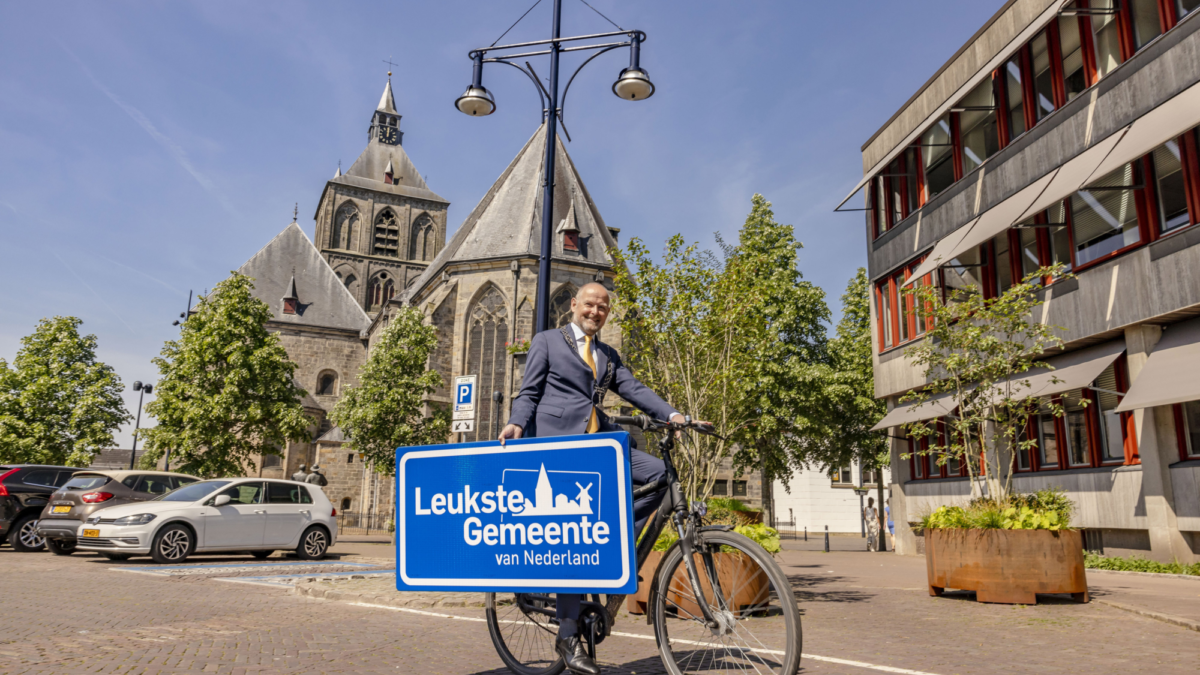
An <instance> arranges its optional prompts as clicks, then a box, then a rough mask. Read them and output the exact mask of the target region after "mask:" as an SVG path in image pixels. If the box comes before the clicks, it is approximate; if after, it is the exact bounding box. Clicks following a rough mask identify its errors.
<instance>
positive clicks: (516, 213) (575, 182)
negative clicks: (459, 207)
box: [400, 124, 617, 302]
mask: <svg viewBox="0 0 1200 675" xmlns="http://www.w3.org/2000/svg"><path fill="white" fill-rule="evenodd" d="M545 147H546V126H545V124H543V125H542V126H540V127H538V130H537V131H536V132H535V133H534V134H533V136H532V137H531V138H530V139H529V142H527V143H526V144H525V147H523V148H521V151H520V152H519V153H517V156H516V158H515V159H513V161H512V163H510V164H509V165H508V168H506V169H505V170H504V173H502V174H500V178H498V179H497V180H496V182H495V183H494V184H492V187H491V189H490V190H488V192H487V194H486V195H484V197H483V199H482V200H480V202H479V204H478V205H477V206H476V207H475V209H474V210H473V211H471V214H470V215H469V216H467V218H466V220H464V221H463V224H462V225H461V226H459V228H458V230H457V231H456V232H455V233H454V236H453V237H452V238H451V239H450V241H449V242H447V243H446V246H445V247H444V248H443V249H442V251H441V252H440V253H439V254H438V255H437V257H436V258H434V259H433V262H431V263H430V264H429V267H427V268H426V269H425V271H424V272H423V273H422V274H421V276H419V277H417V280H416V281H415V282H414V283H413V284H412V286H410V287H409V288H408V289H406V290H405V292H404V293H403V294H402V295H401V296H400V300H401V301H403V302H407V301H409V300H410V299H411V298H413V297H416V296H417V295H419V294H420V293H421V291H422V290H423V289H424V288H425V287H426V286H427V285H428V284H429V283H430V282H431V281H433V280H435V279H437V278H438V277H439V276H440V275H441V273H442V270H443V269H444V268H446V267H447V266H450V265H453V264H455V263H460V262H468V261H478V260H486V259H489V258H512V257H526V256H533V257H537V256H539V255H540V254H541V250H542V242H541V232H542V162H543V157H544V154H545ZM554 165H555V171H554V173H555V176H554V184H555V185H554V223H555V229H558V227H559V226H561V225H562V223H563V221H564V220H566V219H568V218H570V219H571V220H572V221H573V222H572V223H570V224H569V225H574V227H575V228H577V229H578V230H579V242H580V251H579V252H578V253H575V252H570V253H565V252H564V251H563V248H562V237H561V236H555V237H554V251H553V253H552V256H553V259H555V260H563V261H572V262H581V261H583V262H590V263H593V264H598V265H605V266H611V265H612V264H613V260H612V258H611V257H610V256H609V255H608V249H609V248H610V247H616V245H617V242H616V240H615V239H613V237H612V233H610V232H609V231H608V227H607V226H606V225H605V224H604V219H603V218H602V217H601V216H600V211H599V210H598V209H597V208H596V204H595V202H593V201H592V197H591V195H590V194H588V191H587V187H586V186H584V184H583V179H582V178H580V177H579V173H578V171H577V170H576V168H575V164H574V162H572V161H571V157H570V156H569V155H568V154H567V150H566V148H565V147H563V143H562V139H561V138H559V139H558V143H557V154H556V156H555V162H554ZM569 225H568V226H569Z"/></svg>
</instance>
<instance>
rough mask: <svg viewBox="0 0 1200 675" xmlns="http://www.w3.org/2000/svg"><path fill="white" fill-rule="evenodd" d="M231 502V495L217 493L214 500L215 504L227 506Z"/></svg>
mask: <svg viewBox="0 0 1200 675" xmlns="http://www.w3.org/2000/svg"><path fill="white" fill-rule="evenodd" d="M228 503H229V495H217V498H216V499H214V500H213V506H225V505H226V504H228Z"/></svg>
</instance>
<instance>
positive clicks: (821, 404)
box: [798, 267, 888, 469]
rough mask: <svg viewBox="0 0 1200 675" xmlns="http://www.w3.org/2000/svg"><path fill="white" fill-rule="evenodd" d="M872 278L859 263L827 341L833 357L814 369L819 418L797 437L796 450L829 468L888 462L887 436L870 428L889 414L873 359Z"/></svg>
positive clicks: (875, 466)
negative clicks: (877, 383) (878, 387)
mask: <svg viewBox="0 0 1200 675" xmlns="http://www.w3.org/2000/svg"><path fill="white" fill-rule="evenodd" d="M869 289H870V283H869V281H868V280H867V271H866V270H865V269H863V268H861V267H860V268H858V271H857V273H855V275H854V277H853V278H851V279H850V282H849V284H847V286H846V292H845V293H843V294H842V318H841V320H840V321H839V322H838V325H837V336H836V337H834V338H833V339H832V340H830V341H829V358H828V360H827V361H826V362H825V363H822V364H819V365H818V366H817V367H816V368H814V373H815V375H814V379H815V380H816V381H817V382H818V390H819V391H820V395H819V396H815V397H814V398H813V400H812V401H811V403H812V405H813V410H814V413H813V417H814V418H815V421H814V422H813V423H812V424H811V425H810V426H809V427H808V428H807V429H805V430H804V431H805V433H803V434H802V435H801V436H800V437H799V438H798V443H799V445H800V450H799V451H798V455H799V456H800V457H801V458H802V459H803V460H804V462H805V463H808V464H820V465H822V466H825V467H827V468H831V469H832V468H835V467H840V466H845V465H847V464H850V463H852V462H860V463H861V464H862V466H863V467H864V468H868V469H882V468H883V467H884V466H886V465H887V462H888V456H887V438H886V436H885V435H884V434H882V433H880V432H878V431H871V427H872V426H874V425H875V424H876V423H877V422H878V421H879V420H880V419H882V418H883V415H884V413H885V408H886V406H885V404H884V402H883V401H882V400H880V399H877V398H875V379H874V378H875V375H874V365H873V364H872V360H871V344H872V343H871V306H870V302H871V299H870V292H869Z"/></svg>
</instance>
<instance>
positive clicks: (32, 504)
mask: <svg viewBox="0 0 1200 675" xmlns="http://www.w3.org/2000/svg"><path fill="white" fill-rule="evenodd" d="M76 471H83V469H80V468H73V467H69V466H47V465H44V464H9V465H7V466H0V542H3V541H6V540H7V541H8V543H9V545H10V546H12V547H13V548H14V549H15V550H17V551H26V552H27V551H40V550H42V548H44V547H45V546H46V540H45V539H43V538H42V536H41V535H39V534H38V533H37V520H38V516H39V515H41V513H42V509H43V508H45V506H46V504H47V503H48V502H49V501H50V495H52V494H54V492H55V491H56V490H57V489H58V488H60V487H62V486H63V485H66V483H67V481H69V480H71V474H73V473H75V472H76Z"/></svg>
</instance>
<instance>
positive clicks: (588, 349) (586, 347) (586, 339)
mask: <svg viewBox="0 0 1200 675" xmlns="http://www.w3.org/2000/svg"><path fill="white" fill-rule="evenodd" d="M583 362H584V363H586V364H588V365H589V366H591V368H592V378H593V379H595V378H596V377H597V372H596V359H594V358H592V336H591V335H584V336H583ZM599 430H600V419H599V418H598V417H596V406H592V416H591V418H590V419H588V425H587V433H589V434H594V433H596V432H597V431H599Z"/></svg>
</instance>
